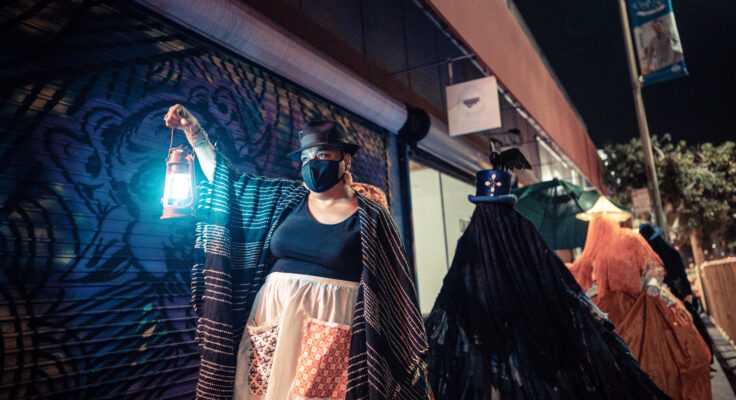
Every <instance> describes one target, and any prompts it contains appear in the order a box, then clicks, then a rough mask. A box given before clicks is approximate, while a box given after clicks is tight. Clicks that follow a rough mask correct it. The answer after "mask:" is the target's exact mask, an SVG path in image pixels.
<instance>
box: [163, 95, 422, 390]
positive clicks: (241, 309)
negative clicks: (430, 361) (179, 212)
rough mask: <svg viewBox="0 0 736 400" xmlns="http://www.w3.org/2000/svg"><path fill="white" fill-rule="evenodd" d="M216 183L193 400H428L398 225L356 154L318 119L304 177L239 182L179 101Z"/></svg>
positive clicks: (210, 191)
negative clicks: (354, 166)
mask: <svg viewBox="0 0 736 400" xmlns="http://www.w3.org/2000/svg"><path fill="white" fill-rule="evenodd" d="M165 121H166V126H168V127H170V128H177V129H181V130H183V131H184V133H185V134H186V135H187V139H188V140H189V143H190V144H191V145H192V147H193V148H194V150H195V152H196V155H197V157H198V158H199V162H200V165H201V167H202V171H203V172H204V174H205V176H206V177H207V179H208V181H209V185H207V188H206V189H205V190H204V191H203V193H202V194H201V195H200V200H199V205H198V207H197V214H198V216H199V217H200V219H201V222H200V223H199V224H198V228H197V242H196V245H195V246H196V247H197V249H198V250H200V251H198V253H199V255H200V256H202V258H201V260H199V262H197V263H196V264H195V266H194V270H193V275H192V290H193V302H194V308H195V310H196V312H197V313H198V314H199V316H200V318H199V321H198V324H197V339H198V341H199V344H200V347H201V367H200V376H199V381H198V384H197V397H198V398H208V399H210V398H217V399H225V398H237V399H279V400H280V399H305V398H309V399H314V398H318V399H344V398H347V399H354V398H364V397H370V398H372V399H373V398H376V399H384V398H387V399H388V398H405V399H426V398H428V396H429V395H428V387H427V385H426V378H425V376H426V366H425V364H424V361H423V356H424V354H425V352H426V350H427V344H426V335H425V332H424V325H423V322H422V318H421V315H420V313H419V310H418V308H417V300H416V292H415V290H414V284H413V279H412V277H411V274H410V272H409V266H408V263H407V259H406V255H405V252H404V249H403V247H402V245H401V239H400V237H399V233H398V231H397V229H396V226H395V224H394V222H393V220H392V218H391V216H390V215H389V213H388V211H387V210H386V208H385V207H383V206H381V205H379V204H378V203H377V202H376V201H374V200H372V199H371V198H369V196H366V195H364V194H362V193H369V192H370V191H371V190H373V189H371V187H369V186H368V185H359V184H352V180H351V178H350V173H349V170H350V164H351V162H352V157H353V156H354V155H355V153H356V152H357V151H358V150H359V146H358V145H356V144H354V143H351V142H349V141H348V139H347V138H346V136H345V134H344V132H343V131H342V129H341V128H340V127H339V125H337V124H336V123H335V122H334V121H326V120H321V121H314V122H309V123H307V124H306V125H305V126H304V129H303V131H301V132H300V135H299V140H300V148H299V149H298V150H297V151H295V152H294V153H291V154H290V155H289V156H290V157H291V158H293V159H296V160H299V161H301V164H302V167H301V172H302V177H303V181H293V180H286V179H272V178H264V177H258V176H253V175H250V174H244V173H240V172H239V171H237V170H236V169H235V168H233V167H232V166H231V165H230V163H229V162H228V160H227V159H225V158H224V157H223V156H222V155H221V154H220V153H218V152H217V151H216V149H215V147H214V146H213V145H212V144H211V143H210V141H209V139H208V138H207V134H206V133H205V131H204V130H203V129H202V127H201V125H200V123H199V121H198V120H197V119H196V118H195V117H194V116H193V115H192V114H191V113H190V112H189V111H187V110H186V109H185V108H184V107H182V106H180V105H174V106H172V107H171V108H170V109H169V112H168V113H167V115H166V117H165Z"/></svg>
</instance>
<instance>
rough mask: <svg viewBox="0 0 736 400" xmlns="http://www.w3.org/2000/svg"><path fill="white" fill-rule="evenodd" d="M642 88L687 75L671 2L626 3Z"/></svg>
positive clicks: (636, 0) (644, 0) (641, 0)
mask: <svg viewBox="0 0 736 400" xmlns="http://www.w3.org/2000/svg"><path fill="white" fill-rule="evenodd" d="M628 3H629V15H630V17H631V26H632V27H633V29H634V42H635V43H636V51H637V57H638V59H639V73H640V75H641V76H640V79H641V81H642V84H643V85H645V86H646V85H651V84H654V83H657V82H662V81H666V80H669V79H673V78H677V77H680V76H684V75H687V68H686V67H685V58H684V56H683V52H682V43H680V35H679V33H678V32H677V25H676V24H675V14H674V12H673V11H672V2H671V0H628Z"/></svg>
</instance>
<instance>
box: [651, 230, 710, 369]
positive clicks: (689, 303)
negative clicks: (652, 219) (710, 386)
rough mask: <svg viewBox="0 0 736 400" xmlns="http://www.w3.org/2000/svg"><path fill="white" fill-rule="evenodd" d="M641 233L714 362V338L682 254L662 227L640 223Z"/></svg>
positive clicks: (666, 281) (665, 279) (667, 283)
mask: <svg viewBox="0 0 736 400" xmlns="http://www.w3.org/2000/svg"><path fill="white" fill-rule="evenodd" d="M639 234H641V235H642V236H643V237H644V239H646V241H647V243H649V246H651V248H652V249H653V250H654V252H655V253H657V255H659V258H661V259H662V262H663V263H664V269H665V271H666V272H667V274H666V275H665V276H664V283H665V284H666V285H667V287H668V288H669V289H670V291H671V292H672V294H673V295H675V297H677V298H678V299H680V300H681V301H682V302H683V303H684V304H685V308H687V310H688V311H689V312H690V315H691V316H692V319H693V324H694V325H695V328H697V329H698V332H699V333H700V336H702V337H703V340H705V343H707V344H708V348H709V349H710V351H711V363H712V362H713V339H711V337H710V335H709V334H708V328H706V327H705V323H704V322H703V319H702V318H700V306H699V304H698V298H697V297H695V296H694V295H693V289H692V287H691V286H690V280H689V279H688V277H687V271H686V270H685V264H684V263H683V262H682V256H681V255H680V252H679V251H677V249H675V248H674V247H672V245H671V244H670V243H669V242H667V240H666V239H665V238H664V236H663V235H662V229H660V228H658V227H655V226H652V224H649V223H646V224H642V225H639Z"/></svg>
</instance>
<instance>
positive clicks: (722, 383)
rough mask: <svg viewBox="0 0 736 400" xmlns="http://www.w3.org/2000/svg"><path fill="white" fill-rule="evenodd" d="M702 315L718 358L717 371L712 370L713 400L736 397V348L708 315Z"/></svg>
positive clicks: (715, 366) (715, 367)
mask: <svg viewBox="0 0 736 400" xmlns="http://www.w3.org/2000/svg"><path fill="white" fill-rule="evenodd" d="M701 317H702V318H703V322H705V325H706V326H707V327H708V333H709V334H710V337H711V338H712V339H713V347H714V351H715V359H716V360H715V362H714V363H713V369H715V370H716V371H715V372H712V376H713V378H712V379H711V381H710V382H711V388H712V390H713V400H731V399H736V348H734V347H733V345H731V343H730V342H729V341H728V339H727V338H726V336H724V335H723V333H722V332H721V331H720V330H719V329H718V328H717V327H716V326H715V324H713V322H712V321H711V320H710V318H708V316H707V315H705V314H701Z"/></svg>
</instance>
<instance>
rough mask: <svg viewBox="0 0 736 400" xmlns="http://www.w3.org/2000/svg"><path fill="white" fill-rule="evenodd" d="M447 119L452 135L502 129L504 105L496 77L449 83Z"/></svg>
mask: <svg viewBox="0 0 736 400" xmlns="http://www.w3.org/2000/svg"><path fill="white" fill-rule="evenodd" d="M447 122H448V125H449V128H450V136H458V135H465V134H467V133H475V132H482V131H487V130H491V129H497V128H500V127H501V108H500V107H499V104H498V84H497V83H496V77H495V76H488V77H485V78H480V79H475V80H472V81H468V82H463V83H458V84H457V85H451V86H448V87H447Z"/></svg>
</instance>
